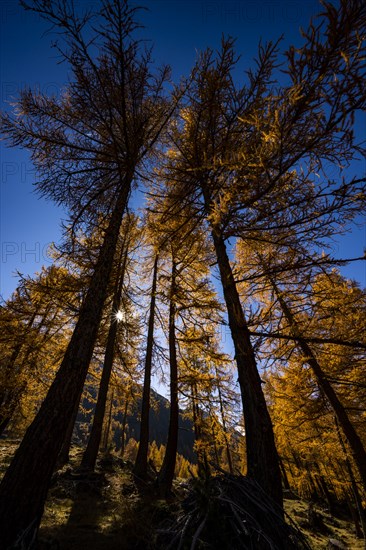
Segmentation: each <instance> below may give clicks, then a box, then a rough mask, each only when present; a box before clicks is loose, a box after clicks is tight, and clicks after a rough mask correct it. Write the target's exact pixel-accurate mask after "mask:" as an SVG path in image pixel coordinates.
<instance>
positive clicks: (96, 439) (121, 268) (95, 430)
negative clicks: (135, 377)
mask: <svg viewBox="0 0 366 550" xmlns="http://www.w3.org/2000/svg"><path fill="white" fill-rule="evenodd" d="M127 256H128V244H127V246H126V249H125V242H124V243H123V245H122V250H121V256H120V258H119V261H118V269H117V280H116V285H115V289H114V296H113V303H112V312H111V321H110V325H109V331H108V337H107V345H106V349H105V354H104V365H103V371H102V377H101V380H100V384H99V391H98V398H97V403H96V406H95V412H94V418H93V424H92V427H91V431H90V435H89V440H88V444H87V446H86V449H85V451H84V454H83V458H82V461H81V465H80V467H81V468H82V469H83V470H89V471H94V468H95V464H96V461H97V456H98V451H99V446H100V442H101V438H102V430H103V420H104V415H105V409H106V403H107V395H108V388H109V382H110V379H111V374H112V368H113V360H114V348H115V343H116V337H117V328H118V320H117V319H116V316H115V314H116V312H117V311H118V310H119V306H120V303H121V296H122V289H123V282H124V276H125V271H126V264H127ZM122 258H123V259H122Z"/></svg>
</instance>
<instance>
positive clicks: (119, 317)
mask: <svg viewBox="0 0 366 550" xmlns="http://www.w3.org/2000/svg"><path fill="white" fill-rule="evenodd" d="M124 318H125V314H124V312H123V311H121V310H120V309H119V310H118V311H117V313H116V319H117V321H118V322H120V321H123V319H124Z"/></svg>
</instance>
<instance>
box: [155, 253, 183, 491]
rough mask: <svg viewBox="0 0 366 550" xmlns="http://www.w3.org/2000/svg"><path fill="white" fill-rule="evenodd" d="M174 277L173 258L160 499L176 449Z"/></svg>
mask: <svg viewBox="0 0 366 550" xmlns="http://www.w3.org/2000/svg"><path fill="white" fill-rule="evenodd" d="M176 277H177V268H176V264H175V261H174V258H173V263H172V279H171V287H170V306H169V362H170V415H169V429H168V440H167V445H166V451H165V455H164V460H163V464H162V467H161V470H160V472H159V475H158V485H159V491H160V494H161V496H162V497H169V495H170V493H171V489H172V484H173V478H174V470H175V462H176V457H177V447H178V422H179V408H178V363H177V350H176V342H175V315H176V303H175V300H176Z"/></svg>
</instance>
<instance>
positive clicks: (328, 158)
mask: <svg viewBox="0 0 366 550" xmlns="http://www.w3.org/2000/svg"><path fill="white" fill-rule="evenodd" d="M365 28H366V9H365V6H364V3H363V2H361V1H358V0H355V1H352V2H346V1H343V0H341V2H340V3H339V6H338V9H337V8H336V7H335V6H334V5H332V4H330V3H324V11H323V13H322V14H321V15H320V18H319V19H318V21H316V22H314V21H313V22H311V23H310V26H309V28H308V30H307V31H303V34H302V35H303V44H302V45H301V46H300V47H298V48H295V47H291V48H289V49H288V51H287V52H285V60H286V65H283V71H282V74H281V75H280V74H279V73H278V72H277V73H276V68H277V67H276V64H277V63H279V59H278V57H279V56H278V50H279V43H278V44H269V45H267V46H260V48H259V56H258V60H257V64H258V68H257V70H256V71H255V72H254V71H249V72H248V82H247V84H245V85H243V86H241V87H239V86H237V85H235V82H234V68H235V67H236V65H237V58H236V57H235V53H234V49H233V43H232V41H230V40H228V41H224V42H223V46H222V49H221V51H220V52H219V53H218V54H217V55H215V54H214V53H213V52H212V51H210V50H209V51H207V52H205V53H204V54H203V55H202V57H201V59H200V60H199V62H198V64H197V66H196V69H195V72H194V73H193V84H192V87H191V88H190V91H189V94H188V98H187V102H186V105H185V107H184V109H181V111H180V119H179V121H178V122H177V123H176V124H175V126H174V127H173V129H172V132H171V136H172V138H171V139H172V142H173V144H174V145H173V146H172V148H171V151H170V153H169V156H168V158H167V162H166V176H167V179H169V180H171V181H174V182H175V185H176V192H175V194H176V196H177V197H178V196H180V202H181V203H182V202H183V201H186V202H190V203H191V204H194V205H195V207H196V209H197V213H198V215H201V216H202V217H203V218H204V219H205V220H206V223H207V225H208V227H209V228H210V231H211V236H212V241H213V243H214V247H215V251H216V256H217V264H218V269H219V272H220V278H221V283H222V286H223V292H224V297H225V302H226V306H227V311H228V322H229V326H230V330H231V334H232V337H233V343H234V348H235V357H236V362H237V366H238V375H239V383H240V388H241V393H242V399H243V408H244V417H245V429H246V442H247V458H248V475H249V476H251V477H254V478H255V479H256V480H257V481H258V482H259V483H260V484H261V485H262V488H263V489H265V490H266V491H267V492H268V493H269V494H270V495H271V496H272V497H273V498H274V499H275V500H276V501H277V502H278V503H281V499H282V497H281V480H280V470H279V466H278V457H277V453H276V448H275V443H274V438H273V430H272V425H271V420H270V417H269V414H268V410H267V407H266V402H265V399H264V396H263V391H262V387H261V381H260V377H259V374H258V368H257V364H256V360H255V354H254V350H253V346H252V343H251V339H250V333H249V329H248V319H247V318H246V316H245V314H244V310H243V307H242V304H241V302H240V297H239V295H238V292H237V288H236V281H235V277H234V274H233V269H232V265H231V262H230V257H229V254H228V250H227V242H226V240H227V239H228V238H230V237H231V238H240V239H246V240H254V241H255V240H257V241H260V242H262V243H265V242H268V243H273V242H279V240H281V239H283V240H285V241H286V242H287V243H289V242H291V238H292V237H293V236H294V235H296V239H298V238H299V237H301V238H302V237H303V236H305V237H304V238H306V239H308V242H310V241H312V243H313V246H315V245H316V244H319V242H320V241H321V239H323V238H325V237H326V236H331V235H333V234H334V233H335V231H337V230H339V228H340V226H341V225H342V223H346V222H348V220H349V219H350V218H351V217H352V216H354V215H356V214H357V212H358V211H359V209H360V208H361V207H362V206H363V204H364V200H365V193H364V191H365V179H364V177H358V176H352V175H351V176H347V173H346V172H345V171H344V170H343V168H344V166H347V165H348V164H349V163H351V162H352V161H354V160H357V157H358V155H360V154H362V153H363V146H362V144H361V143H360V142H359V140H358V138H357V136H356V134H355V133H354V131H353V130H354V120H355V116H356V115H357V112H358V111H359V110H360V109H362V108H363V107H364V106H365V103H366V94H365V91H364V88H363V86H362V85H361V82H362V80H363V79H364V76H365V65H364V62H363V59H364V52H365ZM284 74H286V76H284ZM335 166H337V167H339V177H338V178H334V167H335ZM315 174H318V175H319V181H316V179H317V176H315ZM314 176H315V178H316V179H315V181H314ZM334 226H336V227H337V229H335V227H334Z"/></svg>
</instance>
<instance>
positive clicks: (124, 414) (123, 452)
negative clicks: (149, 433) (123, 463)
mask: <svg viewBox="0 0 366 550" xmlns="http://www.w3.org/2000/svg"><path fill="white" fill-rule="evenodd" d="M127 411H128V397H127V396H126V401H125V408H124V411H123V419H122V439H121V457H122V458H123V455H124V454H125V446H126V426H127Z"/></svg>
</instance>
